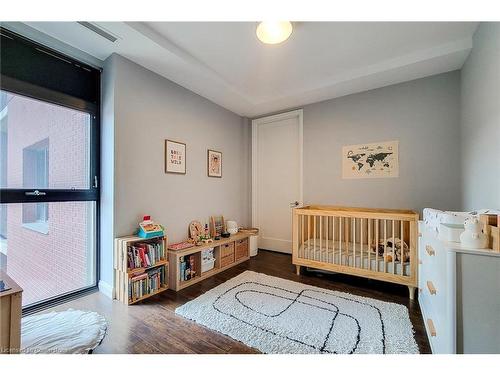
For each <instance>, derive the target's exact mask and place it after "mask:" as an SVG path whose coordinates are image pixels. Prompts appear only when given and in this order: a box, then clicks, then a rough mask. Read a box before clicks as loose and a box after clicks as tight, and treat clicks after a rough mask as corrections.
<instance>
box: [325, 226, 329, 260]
mask: <svg viewBox="0 0 500 375" xmlns="http://www.w3.org/2000/svg"><path fill="white" fill-rule="evenodd" d="M329 229H330V216H327V217H326V233H325V237H326V246H325V254H326V262H327V263H329V260H330V258H329V257H328V232H329Z"/></svg>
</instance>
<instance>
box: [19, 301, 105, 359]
mask: <svg viewBox="0 0 500 375" xmlns="http://www.w3.org/2000/svg"><path fill="white" fill-rule="evenodd" d="M106 328H107V323H106V319H104V317H103V316H101V315H99V314H98V313H96V312H93V311H80V310H73V309H69V310H66V311H61V312H55V311H52V312H50V313H46V314H39V315H30V316H27V317H25V318H23V319H22V325H21V352H23V353H28V354H38V353H39V354H42V353H43V354H50V353H61V354H63V353H64V354H86V353H88V352H90V351H91V350H93V349H94V348H95V347H97V346H98V345H99V344H100V343H101V341H102V339H103V338H104V335H105V334H106Z"/></svg>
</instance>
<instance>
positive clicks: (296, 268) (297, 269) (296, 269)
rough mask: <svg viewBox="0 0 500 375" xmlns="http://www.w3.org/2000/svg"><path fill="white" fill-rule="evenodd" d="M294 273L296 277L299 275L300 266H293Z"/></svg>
mask: <svg viewBox="0 0 500 375" xmlns="http://www.w3.org/2000/svg"><path fill="white" fill-rule="evenodd" d="M295 272H296V273H297V275H300V266H298V265H295Z"/></svg>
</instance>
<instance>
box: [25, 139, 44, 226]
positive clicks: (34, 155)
mask: <svg viewBox="0 0 500 375" xmlns="http://www.w3.org/2000/svg"><path fill="white" fill-rule="evenodd" d="M48 186H49V138H45V139H43V140H41V141H39V142H36V143H35V144H32V145H30V146H28V147H25V148H24V149H23V187H24V188H36V189H46V188H47V187H48ZM23 227H24V228H27V229H30V230H34V231H36V232H39V233H42V234H48V233H49V205H48V203H24V204H23Z"/></svg>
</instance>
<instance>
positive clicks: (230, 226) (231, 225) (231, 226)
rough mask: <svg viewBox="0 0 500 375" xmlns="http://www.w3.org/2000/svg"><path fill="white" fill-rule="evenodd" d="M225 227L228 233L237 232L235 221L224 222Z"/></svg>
mask: <svg viewBox="0 0 500 375" xmlns="http://www.w3.org/2000/svg"><path fill="white" fill-rule="evenodd" d="M226 228H227V232H228V233H229V234H236V233H238V224H237V223H236V221H232V220H228V221H227V222H226Z"/></svg>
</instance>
